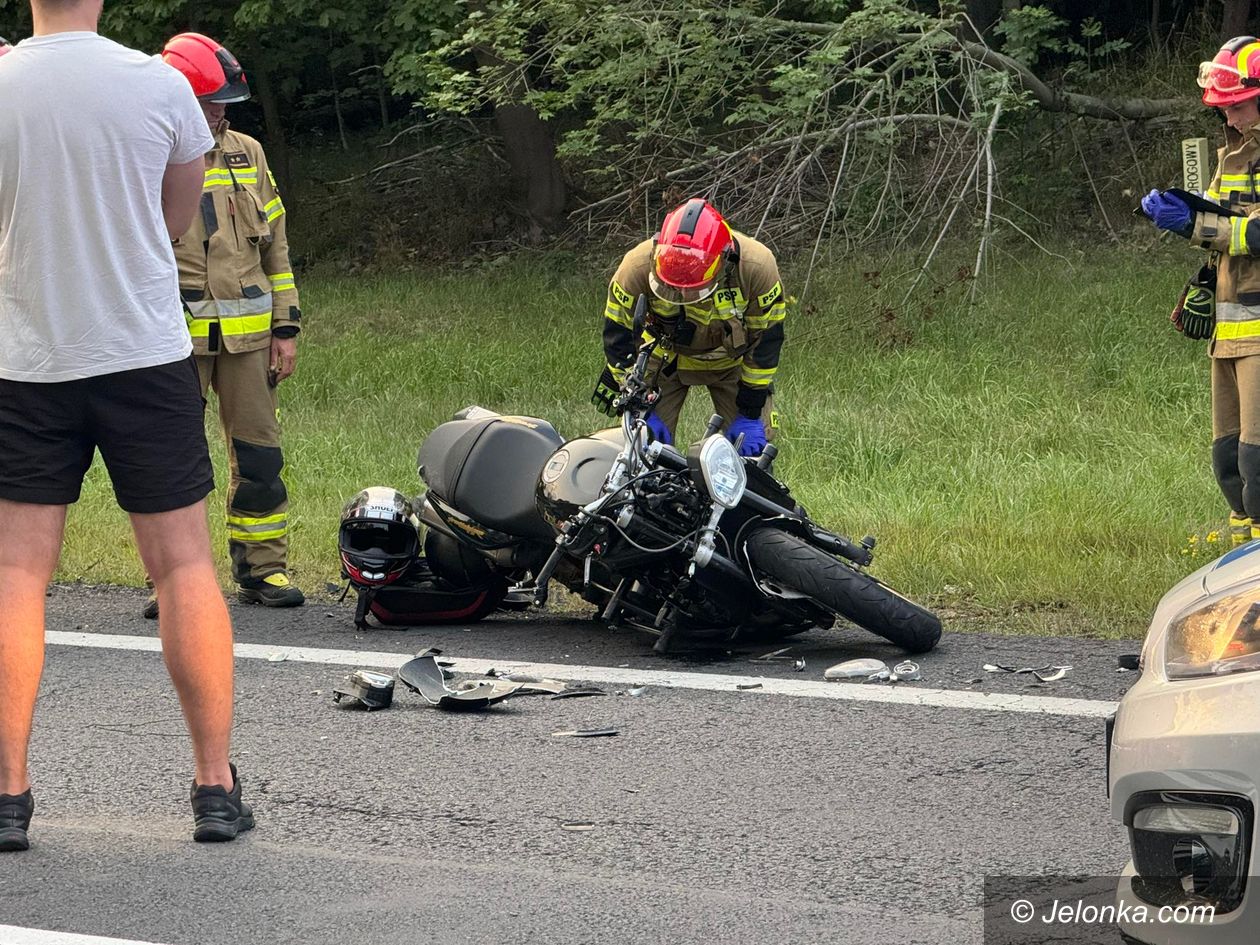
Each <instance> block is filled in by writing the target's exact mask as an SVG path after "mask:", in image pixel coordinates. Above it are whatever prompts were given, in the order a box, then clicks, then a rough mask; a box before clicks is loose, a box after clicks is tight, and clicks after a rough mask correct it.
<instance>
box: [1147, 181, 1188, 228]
mask: <svg viewBox="0 0 1260 945" xmlns="http://www.w3.org/2000/svg"><path fill="white" fill-rule="evenodd" d="M1142 212H1143V213H1145V214H1146V215H1147V216H1148V217H1150V218H1151V222H1152V223H1154V224H1155V225H1156V226H1157V227H1159V228H1160V229H1161V230H1171V231H1172V232H1173V233H1182V234H1184V233H1185V232H1186V231H1188V230H1189V229H1190V228H1191V225H1192V221H1193V219H1194V214H1193V213H1191V212H1190V208H1189V207H1188V206H1186V202H1185V201H1184V200H1182V199H1181V198H1180V197H1174V196H1173V195H1172V194H1165V193H1163V192H1161V191H1158V190H1152V191H1151V192H1150V193H1149V194H1147V195H1146V196H1145V197H1143V198H1142Z"/></svg>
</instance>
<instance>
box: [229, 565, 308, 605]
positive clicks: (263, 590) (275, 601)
mask: <svg viewBox="0 0 1260 945" xmlns="http://www.w3.org/2000/svg"><path fill="white" fill-rule="evenodd" d="M236 597H237V599H238V600H240V601H241V602H243V603H246V604H262V605H263V606H264V607H301V606H302V605H303V604H304V603H306V596H305V595H304V594H303V593H302V591H301V590H300V589H299V588H298V586H297V585H296V584H294V583H293V582H292V581H290V580H289V576H288V575H287V574H285V573H284V572H283V571H277V572H276V573H275V574H268V575H267V576H266V577H265V578H261V579H250V580H246V581H242V582H241V585H240V588H239V589H238V590H237V592H236Z"/></svg>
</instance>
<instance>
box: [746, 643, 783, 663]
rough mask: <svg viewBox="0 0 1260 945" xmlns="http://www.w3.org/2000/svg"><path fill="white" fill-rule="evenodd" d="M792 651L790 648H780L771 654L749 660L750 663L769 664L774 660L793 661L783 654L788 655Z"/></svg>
mask: <svg viewBox="0 0 1260 945" xmlns="http://www.w3.org/2000/svg"><path fill="white" fill-rule="evenodd" d="M790 649H792V648H791V647H790V646H784V647H780V648H779V649H777V650H773V651H771V652H769V653H764V654H762V655H761V656H757V657H754V658H753V659H751V660H749V662H750V663H769V662H772V661H774V660H785V661H786V660H789V659H791V658H792V657H790V656H784V655H783V654H784V653H786V652H787V651H788V650H790Z"/></svg>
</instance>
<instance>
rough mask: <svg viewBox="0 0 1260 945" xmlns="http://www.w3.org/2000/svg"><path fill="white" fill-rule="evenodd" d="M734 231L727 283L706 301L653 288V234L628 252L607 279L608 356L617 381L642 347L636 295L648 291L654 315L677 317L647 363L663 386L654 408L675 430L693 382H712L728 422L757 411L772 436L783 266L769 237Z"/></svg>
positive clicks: (776, 423)
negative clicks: (684, 300) (672, 298)
mask: <svg viewBox="0 0 1260 945" xmlns="http://www.w3.org/2000/svg"><path fill="white" fill-rule="evenodd" d="M732 236H733V237H734V240H735V242H734V250H733V255H732V256H731V257H730V258H729V259H728V261H727V264H726V266H725V273H724V275H723V276H722V283H721V285H720V286H719V287H718V288H717V289H716V290H715V291H714V293H713V294H712V295H711V296H709V297H708V298H707V299H705V300H704V301H703V302H699V303H695V304H685V305H678V304H674V303H670V302H666V301H664V300H663V299H660V298H657V297H656V296H655V295H653V294H652V290H651V288H650V286H649V284H648V274H649V273H650V272H651V269H652V248H653V241H652V240H650V239H648V240H644V241H643V242H642V243H640V244H639V245H638V246H636V247H635V248H634V249H632V250H630V252H628V253H626V255H625V257H624V258H623V259H622V261H621V265H620V266H619V267H618V268H617V271H616V273H615V274H614V275H613V278H612V282H611V283H609V286H608V301H607V304H606V306H605V308H604V355H605V357H606V359H607V361H608V367H609V369H610V370H611V371H612V375H613V377H614V379H615V380H616V381H617V383H618V384H620V383H621V382H622V379H623V378H624V377H625V372H626V369H627V367H628V365H629V364H630V363H632V362H633V361H634V355H635V351H636V349H637V345H636V343H635V338H634V331H633V321H634V306H635V300H636V299H637V298H638V297H639V296H640V295H644V294H646V295H647V297H648V305H649V308H650V309H651V314H652V316H653V317H654V318H655V319H656V320H657V321H661V322H665V323H673V324H676V328H675V329H674V330H673V332H672V334H670V335H668V336H667V337H665V338H663V339H662V340H660V341H659V343H658V344H657V347H656V349H655V351H654V352H653V357H652V361H651V362H650V364H649V370H650V374H649V376H650V377H652V376H654V377H655V381H656V384H657V386H658V388H659V390H660V399H659V400H658V401H657V405H656V408H655V414H656V415H657V416H658V417H659V418H660V420H661V422H663V423H664V424H665V426H666V427H668V428H669V432H670V434H671V436H672V435H673V434H674V431H675V428H676V427H677V425H678V417H679V415H680V414H681V412H682V407H683V401H684V400H686V397H687V391H688V389H689V388H692V387H706V388H708V390H709V396H710V397H711V398H712V400H713V407H714V410H715V411H716V412H717V413H719V414H721V416H722V419H723V420H724V421H726V423H725V425H724V427H725V426H729V425H730V422H731V421H732V420H733V419H734V418H735V417H736V416H737V414H739V413H741V412H743V413H745V414H749V415H756V414H757V413H760V415H761V419H762V422H763V423H764V425H765V429H766V439H767V440H773V439H774V436H775V433H776V432H777V430H778V427H779V416H778V413H776V411H775V409H774V398H773V396H772V395H773V390H774V387H773V382H774V375H775V371H776V370H777V369H778V366H779V353H780V351H781V350H782V348H783V319H784V316H785V315H786V312H787V306H786V300H785V296H784V293H783V285H782V283H781V282H780V280H779V267H778V263H777V262H776V261H775V258H774V254H773V253H772V252H771V251H770V249H769V248H768V247H767V246H766V245H765V244H764V243H760V242H758V241H757V240H755V239H753V238H752V237H751V236H745V235H744V234H742V233H739V232H735V231H732ZM645 340H646V336H645Z"/></svg>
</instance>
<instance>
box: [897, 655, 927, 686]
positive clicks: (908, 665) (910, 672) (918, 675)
mask: <svg viewBox="0 0 1260 945" xmlns="http://www.w3.org/2000/svg"><path fill="white" fill-rule="evenodd" d="M922 678H923V673H922V671H921V670H920V669H919V664H918V663H916V662H914V661H913V660H905V661H904V662H901V663H898V664H897V665H896V666H894V667H893V668H892V675H891V676H890V677H889V681H890V682H915V681H916V680H919V679H922Z"/></svg>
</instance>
